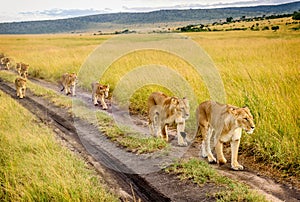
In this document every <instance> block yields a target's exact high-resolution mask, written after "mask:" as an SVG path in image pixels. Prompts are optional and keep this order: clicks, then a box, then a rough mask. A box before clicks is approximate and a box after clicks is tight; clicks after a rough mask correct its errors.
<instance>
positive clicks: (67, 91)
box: [64, 85, 70, 95]
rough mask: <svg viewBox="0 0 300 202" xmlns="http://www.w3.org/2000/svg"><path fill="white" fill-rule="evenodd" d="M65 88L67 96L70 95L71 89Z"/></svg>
mask: <svg viewBox="0 0 300 202" xmlns="http://www.w3.org/2000/svg"><path fill="white" fill-rule="evenodd" d="M64 88H65V94H66V95H69V92H70V89H69V87H68V86H65V85H64Z"/></svg>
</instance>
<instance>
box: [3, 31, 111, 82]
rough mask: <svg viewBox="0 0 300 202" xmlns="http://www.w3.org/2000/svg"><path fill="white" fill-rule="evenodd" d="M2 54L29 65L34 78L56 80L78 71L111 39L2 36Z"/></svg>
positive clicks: (71, 36) (63, 36)
mask: <svg viewBox="0 0 300 202" xmlns="http://www.w3.org/2000/svg"><path fill="white" fill-rule="evenodd" d="M0 38H1V40H0V52H1V53H5V54H6V55H7V56H9V57H10V58H12V59H13V64H14V63H17V62H23V63H26V64H29V66H30V69H29V73H30V74H31V75H32V76H35V77H39V78H45V79H47V80H50V81H55V82H56V81H57V80H58V79H59V78H60V76H61V75H62V74H63V73H65V72H78V71H79V69H80V67H81V65H82V63H83V62H84V61H85V59H86V58H87V57H88V55H89V54H90V53H91V52H92V51H93V50H94V49H95V48H96V47H97V46H98V45H100V44H101V43H102V42H103V41H105V40H106V39H107V38H109V36H91V35H2V36H1V37H0Z"/></svg>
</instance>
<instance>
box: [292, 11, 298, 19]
mask: <svg viewBox="0 0 300 202" xmlns="http://www.w3.org/2000/svg"><path fill="white" fill-rule="evenodd" d="M293 20H300V12H294V14H293Z"/></svg>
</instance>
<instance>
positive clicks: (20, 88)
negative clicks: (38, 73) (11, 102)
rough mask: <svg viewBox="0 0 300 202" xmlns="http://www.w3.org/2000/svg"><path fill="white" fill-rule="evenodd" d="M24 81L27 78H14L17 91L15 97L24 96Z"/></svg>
mask: <svg viewBox="0 0 300 202" xmlns="http://www.w3.org/2000/svg"><path fill="white" fill-rule="evenodd" d="M26 82H27V80H26V79H25V78H22V77H19V78H16V79H15V86H16V91H17V97H19V98H21V99H22V98H23V97H25V93H26Z"/></svg>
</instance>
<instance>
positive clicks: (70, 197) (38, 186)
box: [0, 91, 118, 201]
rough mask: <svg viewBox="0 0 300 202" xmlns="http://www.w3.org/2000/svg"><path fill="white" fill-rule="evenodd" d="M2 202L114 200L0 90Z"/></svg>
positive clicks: (76, 159) (92, 174)
mask: <svg viewBox="0 0 300 202" xmlns="http://www.w3.org/2000/svg"><path fill="white" fill-rule="evenodd" d="M0 102H1V106H0V111H1V115H0V121H1V124H0V181H1V187H0V198H1V201H118V199H117V197H115V196H113V195H112V194H111V193H109V191H108V190H107V189H106V188H105V186H104V185H103V184H102V183H101V182H100V181H101V180H102V179H100V178H99V176H97V174H96V173H95V172H94V171H92V170H90V169H89V168H88V167H87V165H86V164H85V163H84V162H83V161H82V160H81V159H79V157H78V156H76V155H74V154H73V153H71V152H70V151H69V150H67V149H66V148H64V147H61V146H60V145H59V144H58V142H57V140H56V139H55V135H54V134H53V131H52V130H51V129H49V128H48V127H46V126H45V125H44V124H40V123H39V121H38V120H37V119H36V117H35V116H34V115H33V114H31V113H30V112H29V111H28V110H26V109H24V108H23V107H21V105H19V104H18V103H17V102H16V101H15V100H13V99H12V98H11V97H9V96H8V95H6V94H5V93H3V92H2V91H0Z"/></svg>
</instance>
